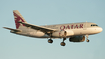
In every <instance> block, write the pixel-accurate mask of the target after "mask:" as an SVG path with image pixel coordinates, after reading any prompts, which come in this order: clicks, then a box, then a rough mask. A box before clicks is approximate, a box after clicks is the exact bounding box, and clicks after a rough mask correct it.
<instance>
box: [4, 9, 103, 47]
mask: <svg viewBox="0 0 105 59" xmlns="http://www.w3.org/2000/svg"><path fill="white" fill-rule="evenodd" d="M13 14H14V20H15V24H16V29H12V28H8V27H3V28H5V29H8V30H11V31H10V32H11V33H14V34H18V35H23V36H27V37H34V38H47V39H48V43H53V40H52V39H58V38H59V39H63V41H62V42H61V43H60V45H61V46H65V45H66V43H65V42H64V41H65V40H66V39H67V38H69V41H70V42H84V41H85V37H86V39H87V40H86V41H87V42H89V39H88V36H89V35H93V34H97V33H100V32H102V30H103V29H102V28H101V27H99V26H98V25H97V24H95V23H92V22H81V23H68V24H56V25H43V26H37V25H33V24H29V23H27V22H26V20H25V19H24V18H23V17H22V15H21V14H20V13H19V11H18V10H13Z"/></svg>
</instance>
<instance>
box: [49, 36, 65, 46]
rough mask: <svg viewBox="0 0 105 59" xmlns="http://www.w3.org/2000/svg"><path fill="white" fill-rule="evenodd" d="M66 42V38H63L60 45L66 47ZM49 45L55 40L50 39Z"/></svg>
mask: <svg viewBox="0 0 105 59" xmlns="http://www.w3.org/2000/svg"><path fill="white" fill-rule="evenodd" d="M65 40H66V38H63V42H61V43H60V45H61V46H65V45H66V43H65V42H64V41H65ZM48 43H53V40H52V39H51V38H50V39H49V40H48Z"/></svg>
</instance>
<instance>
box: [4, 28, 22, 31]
mask: <svg viewBox="0 0 105 59" xmlns="http://www.w3.org/2000/svg"><path fill="white" fill-rule="evenodd" d="M3 28H5V29H8V30H13V31H15V32H21V30H19V29H12V28H7V27H3Z"/></svg>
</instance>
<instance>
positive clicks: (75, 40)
mask: <svg viewBox="0 0 105 59" xmlns="http://www.w3.org/2000/svg"><path fill="white" fill-rule="evenodd" d="M69 41H70V42H84V41H85V36H75V37H71V38H70V39H69Z"/></svg>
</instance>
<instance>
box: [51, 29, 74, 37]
mask: <svg viewBox="0 0 105 59" xmlns="http://www.w3.org/2000/svg"><path fill="white" fill-rule="evenodd" d="M72 35H74V32H73V31H72V30H65V31H57V32H54V33H52V36H54V37H66V36H72Z"/></svg>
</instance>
